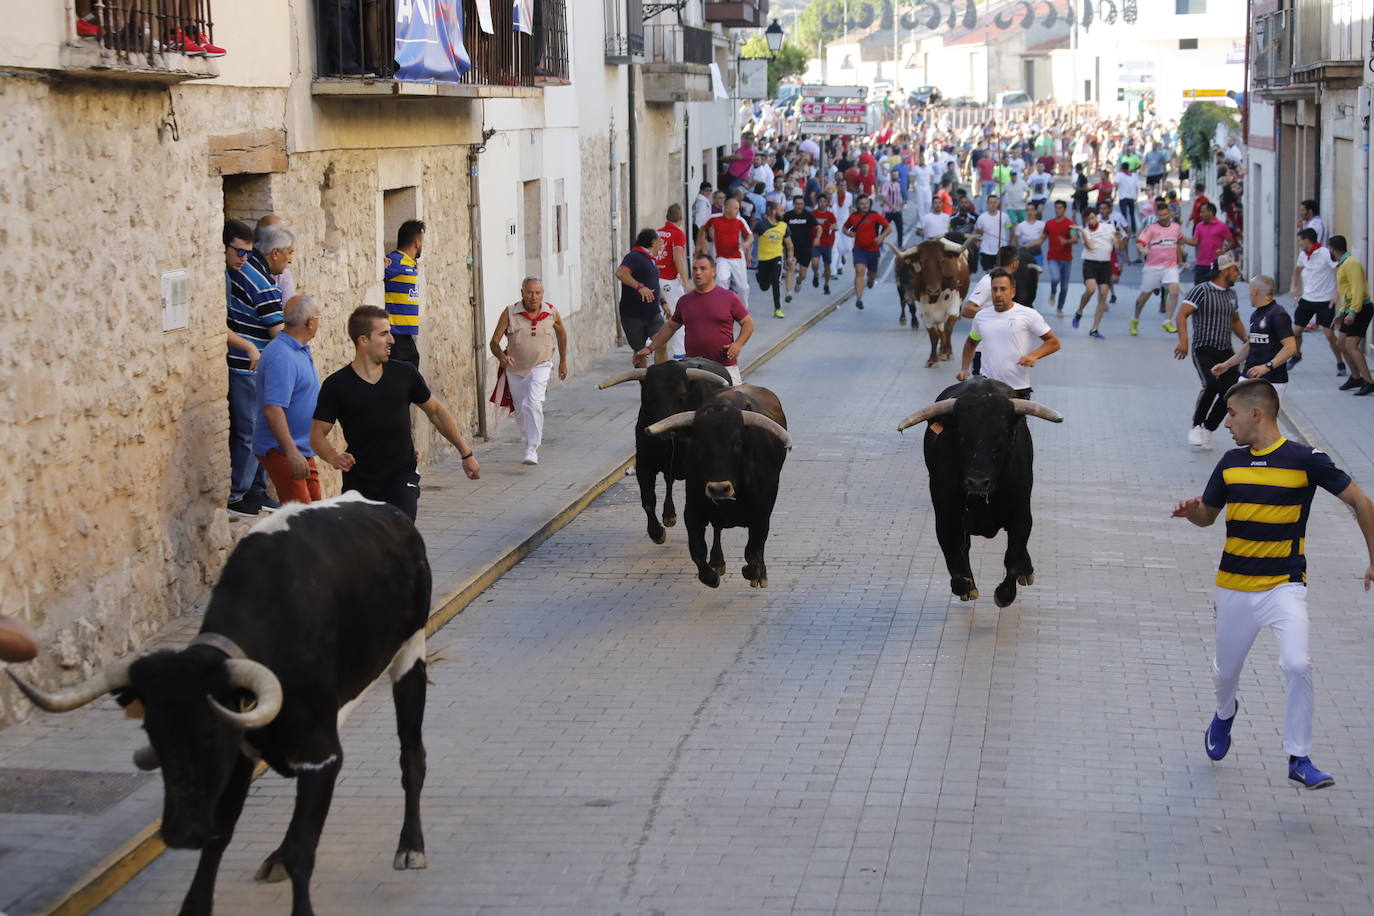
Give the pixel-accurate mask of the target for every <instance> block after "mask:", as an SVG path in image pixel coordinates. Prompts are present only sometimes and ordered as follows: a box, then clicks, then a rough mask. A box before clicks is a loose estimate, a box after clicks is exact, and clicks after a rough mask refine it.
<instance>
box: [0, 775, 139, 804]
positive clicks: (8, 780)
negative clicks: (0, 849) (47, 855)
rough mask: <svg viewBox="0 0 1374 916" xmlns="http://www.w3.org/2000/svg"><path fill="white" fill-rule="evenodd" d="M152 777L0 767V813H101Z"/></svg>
mask: <svg viewBox="0 0 1374 916" xmlns="http://www.w3.org/2000/svg"><path fill="white" fill-rule="evenodd" d="M153 778H154V777H153V776H152V774H148V773H98V772H93V771H91V770H28V769H21V768H18V767H15V768H8V767H0V813H3V814H77V815H94V814H104V813H105V812H106V811H108V810H110V809H111V808H113V807H114V806H115V805H117V804H119V803H120V802H121V801H123V800H124V799H125V798H127V797H128V796H129V794H130V793H132V792H133V791H134V790H135V789H137V788H138V787H140V786H142V785H143V784H144V783H146V782H147V781H148V780H150V779H153Z"/></svg>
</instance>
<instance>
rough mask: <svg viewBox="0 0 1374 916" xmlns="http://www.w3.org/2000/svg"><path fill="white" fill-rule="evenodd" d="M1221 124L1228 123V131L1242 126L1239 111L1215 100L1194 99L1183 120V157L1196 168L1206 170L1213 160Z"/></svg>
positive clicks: (1180, 123) (1180, 122) (1179, 128)
mask: <svg viewBox="0 0 1374 916" xmlns="http://www.w3.org/2000/svg"><path fill="white" fill-rule="evenodd" d="M1218 124H1224V125H1226V129H1227V130H1228V131H1234V130H1236V129H1237V128H1239V126H1240V122H1239V119H1238V117H1237V115H1236V110H1235V109H1234V108H1228V107H1227V106H1225V105H1218V104H1216V103H1215V102H1194V103H1193V104H1191V105H1189V106H1188V110H1187V111H1185V112H1184V113H1183V117H1182V118H1180V119H1179V122H1178V133H1179V139H1180V140H1181V141H1182V143H1183V159H1184V161H1185V162H1187V163H1188V164H1189V165H1190V166H1192V167H1193V168H1195V169H1205V168H1206V167H1207V165H1208V163H1210V162H1211V161H1212V143H1213V141H1215V140H1216V136H1217V125H1218Z"/></svg>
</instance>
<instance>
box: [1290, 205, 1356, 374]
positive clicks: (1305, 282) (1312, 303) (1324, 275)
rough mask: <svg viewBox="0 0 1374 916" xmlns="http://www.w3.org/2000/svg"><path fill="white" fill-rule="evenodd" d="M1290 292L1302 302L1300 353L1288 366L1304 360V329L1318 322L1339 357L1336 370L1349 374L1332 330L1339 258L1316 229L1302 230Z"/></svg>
mask: <svg viewBox="0 0 1374 916" xmlns="http://www.w3.org/2000/svg"><path fill="white" fill-rule="evenodd" d="M1288 295H1290V296H1292V297H1293V299H1295V300H1296V301H1297V303H1298V304H1297V306H1296V307H1295V308H1294V309H1293V330H1294V331H1295V332H1296V336H1297V340H1298V355H1297V356H1294V357H1293V364H1292V365H1291V366H1289V367H1288V368H1290V369H1291V368H1293V366H1296V365H1297V364H1298V363H1300V362H1302V332H1303V331H1304V330H1305V329H1306V328H1307V326H1308V325H1309V324H1312V323H1314V322H1315V323H1316V325H1317V327H1319V328H1321V332H1322V333H1323V334H1325V335H1326V343H1327V345H1328V346H1329V347H1331V353H1332V354H1333V355H1334V356H1335V357H1336V374H1337V375H1345V361H1344V359H1343V358H1342V354H1341V348H1340V346H1339V345H1337V343H1336V332H1335V331H1333V330H1331V324H1332V322H1334V321H1335V320H1336V310H1335V308H1333V307H1332V304H1331V303H1332V302H1333V301H1334V300H1335V298H1336V258H1335V256H1334V255H1333V254H1332V252H1331V249H1330V248H1327V247H1326V246H1325V245H1323V244H1322V243H1321V242H1319V241H1317V230H1315V229H1303V230H1302V231H1301V232H1299V233H1298V257H1297V263H1295V264H1294V265H1293V280H1292V282H1291V283H1290V284H1289V287H1288Z"/></svg>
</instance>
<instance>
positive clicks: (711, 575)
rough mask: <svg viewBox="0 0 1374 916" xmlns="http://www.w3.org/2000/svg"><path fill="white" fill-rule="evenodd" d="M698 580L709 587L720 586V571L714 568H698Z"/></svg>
mask: <svg viewBox="0 0 1374 916" xmlns="http://www.w3.org/2000/svg"><path fill="white" fill-rule="evenodd" d="M697 580H698V581H699V582H701V584H702V585H704V586H706V587H707V588H720V573H718V572H716V571H715V570H714V569H702V570H698V571H697Z"/></svg>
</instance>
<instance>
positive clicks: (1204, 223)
mask: <svg viewBox="0 0 1374 916" xmlns="http://www.w3.org/2000/svg"><path fill="white" fill-rule="evenodd" d="M1201 217H1202V218H1201V219H1200V220H1198V222H1197V223H1196V224H1195V225H1194V226H1193V234H1192V235H1191V236H1187V235H1185V236H1183V242H1184V243H1185V244H1188V245H1196V246H1197V264H1196V265H1195V266H1194V267H1193V282H1194V283H1206V282H1207V281H1208V280H1210V279H1211V278H1212V265H1213V264H1215V263H1216V261H1217V255H1219V254H1221V253H1222V252H1223V251H1230V250H1231V249H1232V248H1234V247H1235V243H1234V242H1233V241H1232V237H1231V230H1230V229H1229V228H1227V226H1226V224H1225V223H1224V222H1222V221H1221V220H1219V219H1217V205H1216V204H1214V203H1210V202H1208V203H1205V204H1203V205H1202V210H1201Z"/></svg>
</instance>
